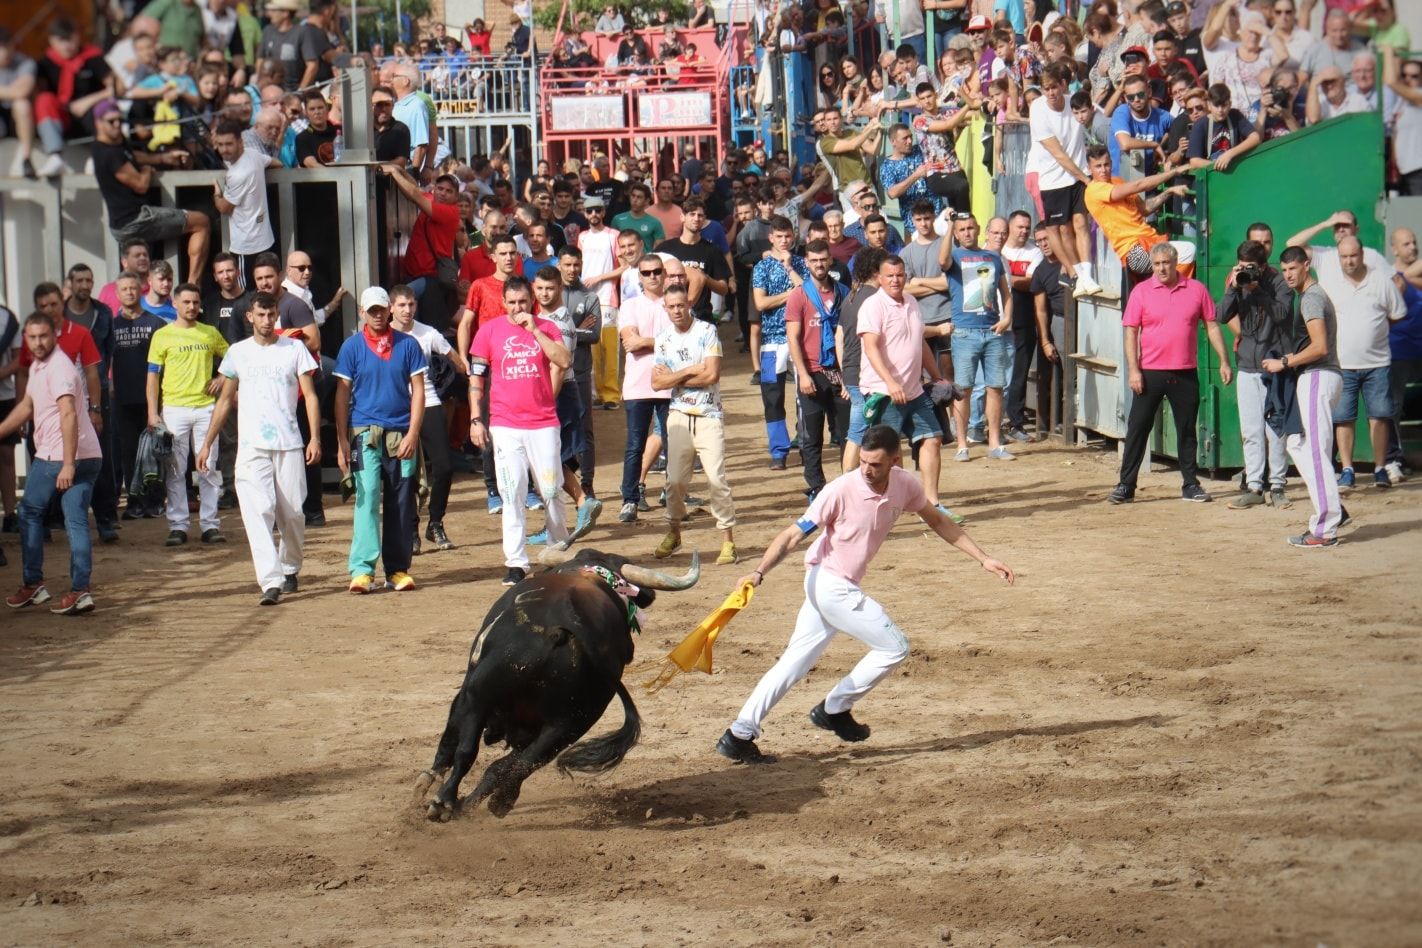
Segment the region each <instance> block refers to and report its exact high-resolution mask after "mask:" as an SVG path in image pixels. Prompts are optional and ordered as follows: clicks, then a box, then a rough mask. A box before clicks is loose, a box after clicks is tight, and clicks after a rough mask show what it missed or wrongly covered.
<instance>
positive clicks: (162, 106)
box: [148, 99, 183, 151]
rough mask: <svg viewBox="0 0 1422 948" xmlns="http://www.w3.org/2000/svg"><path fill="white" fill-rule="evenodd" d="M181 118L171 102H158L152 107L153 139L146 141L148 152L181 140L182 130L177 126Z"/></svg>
mask: <svg viewBox="0 0 1422 948" xmlns="http://www.w3.org/2000/svg"><path fill="white" fill-rule="evenodd" d="M181 117H182V116H180V115H179V114H178V110H177V108H175V107H174V106H173V104H172V103H171V102H167V101H165V100H163V99H159V100H158V104H157V105H155V106H154V107H153V137H152V138H150V139H149V140H148V150H149V151H158V150H160V149H163V148H166V147H168V146H169V145H176V144H177V143H178V142H179V141H181V140H182V138H183V129H182V126H180V125H179V124H178V119H179V118H181Z"/></svg>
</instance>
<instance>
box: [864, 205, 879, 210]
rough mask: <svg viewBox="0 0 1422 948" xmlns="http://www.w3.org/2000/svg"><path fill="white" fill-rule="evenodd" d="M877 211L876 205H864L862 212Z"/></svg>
mask: <svg viewBox="0 0 1422 948" xmlns="http://www.w3.org/2000/svg"><path fill="white" fill-rule="evenodd" d="M878 209H879V205H878V204H866V205H864V210H866V211H877V210H878Z"/></svg>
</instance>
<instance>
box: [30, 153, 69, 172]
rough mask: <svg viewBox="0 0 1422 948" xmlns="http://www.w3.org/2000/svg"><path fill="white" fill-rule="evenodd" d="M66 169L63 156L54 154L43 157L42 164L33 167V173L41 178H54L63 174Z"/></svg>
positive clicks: (67, 168)
mask: <svg viewBox="0 0 1422 948" xmlns="http://www.w3.org/2000/svg"><path fill="white" fill-rule="evenodd" d="M68 170H69V167H68V166H67V165H65V163H64V156H63V155H59V154H54V155H50V156H49V157H47V158H45V160H44V164H42V165H40V166H39V168H37V169H35V174H37V175H39V176H40V177H41V178H54V177H58V176H59V175H62V174H64V173H65V172H67V171H68Z"/></svg>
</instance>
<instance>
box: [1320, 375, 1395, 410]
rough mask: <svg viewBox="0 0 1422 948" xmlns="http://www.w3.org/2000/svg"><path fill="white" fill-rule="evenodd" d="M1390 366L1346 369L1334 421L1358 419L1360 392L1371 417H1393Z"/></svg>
mask: <svg viewBox="0 0 1422 948" xmlns="http://www.w3.org/2000/svg"><path fill="white" fill-rule="evenodd" d="M1387 369H1388V367H1387V366H1383V367H1381V368H1377V369H1344V370H1343V393H1342V394H1341V395H1339V397H1338V405H1337V406H1336V407H1335V408H1334V409H1333V423H1334V424H1335V425H1346V424H1349V423H1350V422H1353V421H1356V420H1357V419H1358V394H1359V393H1360V392H1361V393H1362V395H1363V404H1364V405H1365V406H1367V409H1368V417H1369V418H1378V419H1383V418H1391V417H1392V393H1391V391H1390V390H1389V386H1388V371H1387Z"/></svg>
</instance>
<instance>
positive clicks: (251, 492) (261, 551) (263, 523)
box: [232, 448, 306, 591]
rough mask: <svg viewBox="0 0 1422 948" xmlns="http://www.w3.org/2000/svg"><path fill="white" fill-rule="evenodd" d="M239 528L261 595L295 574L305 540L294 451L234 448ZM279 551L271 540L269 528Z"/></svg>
mask: <svg viewBox="0 0 1422 948" xmlns="http://www.w3.org/2000/svg"><path fill="white" fill-rule="evenodd" d="M232 479H233V482H234V483H235V485H236V490H237V502H238V503H239V504H241V507H242V510H241V513H242V528H243V529H244V530H246V531H247V545H248V546H249V547H251V548H252V565H253V566H254V567H255V568H256V570H257V585H258V586H259V587H260V588H261V589H262V590H264V591H265V590H268V589H271V588H272V587H273V586H278V587H279V586H281V584H282V580H283V579H285V578H286V577H288V576H294V575H296V574H297V573H299V572H301V548H302V545H303V544H304V543H305V540H306V516H305V514H303V513H302V510H301V505H302V504H304V503H305V502H306V455H305V452H304V451H302V450H301V449H300V448H292V449H290V450H287V451H263V450H261V449H259V448H239V449H238V450H237V463H236V464H235V465H234V466H233V468H232ZM273 527H275V528H276V530H277V532H278V533H280V534H281V546H280V547H278V546H277V544H276V543H275V542H274V541H273V540H272V528H273Z"/></svg>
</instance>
